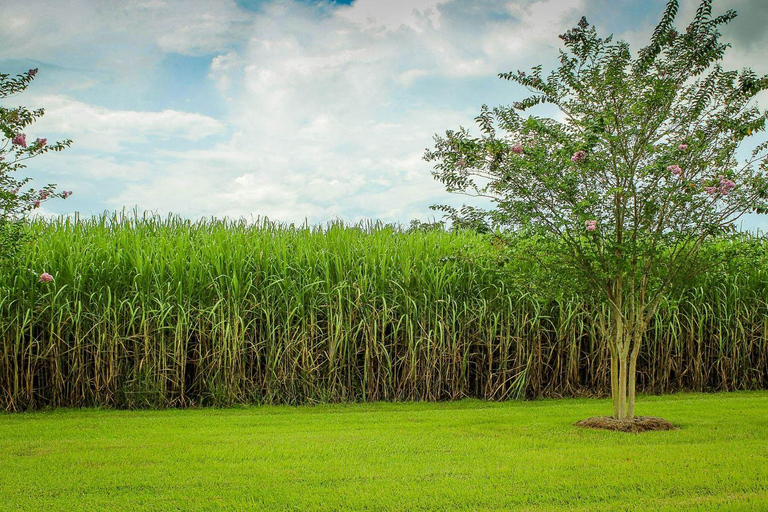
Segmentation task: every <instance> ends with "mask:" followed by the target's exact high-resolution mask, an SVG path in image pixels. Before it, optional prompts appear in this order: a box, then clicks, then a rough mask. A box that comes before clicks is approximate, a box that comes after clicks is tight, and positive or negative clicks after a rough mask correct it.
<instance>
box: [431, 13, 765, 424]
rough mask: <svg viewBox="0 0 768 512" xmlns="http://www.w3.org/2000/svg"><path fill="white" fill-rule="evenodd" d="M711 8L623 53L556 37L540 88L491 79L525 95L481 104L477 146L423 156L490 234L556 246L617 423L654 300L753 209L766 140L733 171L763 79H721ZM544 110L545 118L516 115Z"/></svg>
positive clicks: (470, 139)
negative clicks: (584, 316)
mask: <svg viewBox="0 0 768 512" xmlns="http://www.w3.org/2000/svg"><path fill="white" fill-rule="evenodd" d="M711 3H712V2H711V0H702V1H701V3H700V6H699V8H698V10H697V11H696V15H695V17H694V18H693V20H692V21H691V23H690V24H689V25H688V26H687V28H686V29H685V31H684V32H683V33H678V32H677V31H676V30H675V26H674V21H675V17H676V14H677V10H678V2H677V0H670V1H669V2H668V3H667V6H666V9H665V10H664V13H663V16H662V19H661V21H660V23H659V24H658V26H657V27H656V29H655V30H654V32H653V36H652V37H651V41H650V44H649V45H648V46H646V47H645V48H643V49H641V50H640V51H639V52H638V53H637V54H636V56H633V55H632V53H631V52H630V48H629V45H628V44H627V43H626V42H624V41H616V42H614V41H612V38H611V37H608V38H606V39H601V38H599V37H597V34H596V31H595V29H594V27H591V26H590V25H589V24H588V23H587V21H586V19H584V18H582V19H581V21H580V22H579V24H578V26H577V27H575V28H573V29H572V30H569V31H568V32H567V33H565V34H563V35H562V36H560V38H561V39H562V41H563V44H564V46H565V50H562V51H561V52H560V65H559V67H557V69H556V70H554V71H553V72H552V73H551V74H549V75H548V76H547V77H546V78H545V77H544V76H543V75H542V68H541V66H537V67H534V68H533V69H532V72H531V73H530V74H526V73H525V72H522V71H518V72H514V73H502V74H500V75H499V76H500V77H501V78H503V79H506V80H512V81H514V82H517V83H519V84H522V85H523V86H525V87H526V88H528V90H529V91H531V96H529V97H528V98H526V99H524V100H522V101H520V102H516V103H514V104H513V106H511V107H498V108H495V109H493V110H489V109H488V108H487V107H485V106H483V108H482V111H481V113H480V115H479V116H478V117H477V118H476V121H477V123H478V125H479V128H480V131H481V132H482V134H481V136H479V137H474V136H472V135H471V134H470V133H469V131H467V130H466V129H464V128H461V129H459V130H458V131H448V132H446V135H445V136H444V137H439V136H437V137H435V148H434V150H428V151H427V153H426V155H425V158H426V159H427V160H429V161H434V162H436V164H435V170H434V171H433V174H434V176H435V178H436V179H438V180H439V181H441V182H442V183H444V184H445V186H446V187H447V189H448V190H449V191H452V192H459V193H465V194H468V195H472V196H479V197H486V198H490V199H491V200H492V201H493V203H494V204H495V208H494V209H493V210H491V211H489V212H487V214H488V218H490V219H491V220H492V221H493V222H494V223H495V224H496V225H507V226H511V227H512V228H517V229H520V228H524V229H531V230H539V231H542V230H543V231H545V232H547V233H549V234H551V235H555V236H556V237H558V238H559V239H560V240H561V241H562V244H561V245H562V247H563V248H564V252H563V259H564V263H565V264H566V265H567V266H568V267H569V269H570V270H571V271H572V272H573V273H574V275H577V276H579V277H580V278H581V280H582V282H583V283H584V285H585V286H586V287H588V288H589V289H590V290H591V291H592V293H593V295H594V296H595V297H597V298H598V301H596V307H595V318H596V322H597V325H598V327H599V332H600V333H601V336H602V338H603V340H604V342H605V344H606V345H607V348H608V350H609V352H610V356H611V388H612V396H613V417H614V418H616V419H619V420H620V419H627V418H633V417H634V412H635V383H636V364H637V359H638V354H639V350H640V347H641V344H642V341H643V335H644V333H645V332H646V330H647V328H648V324H649V321H650V319H651V318H652V317H653V316H654V313H655V311H656V309H657V306H658V305H659V302H660V301H661V300H662V298H663V296H664V295H665V294H666V293H667V292H668V291H669V289H670V287H671V286H672V285H673V283H674V282H676V281H679V279H680V276H681V274H682V273H685V272H687V271H690V270H691V269H693V268H695V267H696V262H697V255H698V254H699V249H700V248H701V246H702V243H703V242H704V241H705V240H706V239H707V237H709V236H711V235H714V234H717V233H721V232H723V231H725V230H729V229H733V227H734V222H735V221H736V219H738V218H739V217H740V216H741V215H743V214H744V213H746V212H758V213H765V212H766V211H768V201H767V199H768V179H767V174H768V166H767V164H766V161H765V157H766V155H765V151H766V148H768V143H762V144H759V145H758V146H757V148H756V149H755V150H754V151H753V152H752V154H751V157H749V158H747V159H746V160H745V161H744V162H742V163H740V162H739V161H738V160H737V158H736V151H737V148H738V147H739V144H740V142H741V141H742V140H743V139H744V138H746V137H748V136H750V135H752V134H754V133H756V132H760V131H762V130H764V129H765V123H766V113H764V112H762V111H760V110H759V109H758V108H757V106H755V105H754V102H753V98H754V96H755V95H756V94H758V93H759V92H760V91H763V90H766V89H768V77H758V76H756V75H755V73H754V72H752V71H751V70H750V69H744V70H742V71H741V72H735V71H726V70H724V69H723V67H722V66H721V61H722V59H723V56H724V54H725V52H726V50H727V49H728V47H729V45H728V44H724V43H722V42H721V41H720V32H719V27H720V26H722V25H724V24H726V23H728V22H730V21H731V20H733V19H734V18H735V16H736V13H735V12H734V11H728V12H726V13H725V14H722V15H720V16H716V17H713V16H712V12H711ZM545 103H546V104H551V105H553V106H555V107H557V109H559V112H560V115H559V119H549V118H541V117H535V116H528V117H522V116H521V115H520V113H521V112H524V111H526V110H528V109H529V108H531V107H535V106H536V105H539V104H545ZM453 213H454V214H455V211H454V212H453Z"/></svg>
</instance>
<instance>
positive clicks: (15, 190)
mask: <svg viewBox="0 0 768 512" xmlns="http://www.w3.org/2000/svg"><path fill="white" fill-rule="evenodd" d="M11 193H12V194H13V195H16V194H18V193H19V189H18V188H15V189H13V190H11Z"/></svg>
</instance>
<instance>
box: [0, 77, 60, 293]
mask: <svg viewBox="0 0 768 512" xmlns="http://www.w3.org/2000/svg"><path fill="white" fill-rule="evenodd" d="M36 74H37V69H30V70H29V71H28V72H27V73H24V74H21V75H16V76H15V77H11V76H10V75H8V74H6V73H0V99H2V100H5V99H6V98H9V97H11V96H14V95H16V94H19V93H21V92H23V91H24V90H26V88H27V87H28V86H29V84H30V83H31V82H32V80H34V78H35V75H36ZM44 113H45V111H44V110H43V109H37V110H28V109H26V108H24V107H16V108H7V107H4V106H0V131H1V132H2V134H1V135H0V137H2V139H1V140H0V262H3V261H5V260H6V259H7V258H8V257H9V256H11V255H13V254H14V253H15V251H16V250H17V249H18V247H19V245H20V243H21V242H22V240H23V239H24V224H23V218H24V215H25V214H26V213H27V212H29V211H30V210H33V209H35V208H39V207H40V205H41V204H42V203H43V202H45V201H47V200H49V199H51V198H53V197H61V198H63V199H66V198H67V197H69V196H70V195H72V192H71V191H65V192H61V193H57V192H56V185H53V184H50V185H47V186H45V187H43V188H41V189H40V190H35V189H33V188H29V189H28V190H22V189H23V188H24V186H26V185H27V184H28V183H29V182H30V181H32V179H31V178H29V177H22V178H18V177H17V176H15V175H14V173H16V172H17V171H21V170H23V169H25V168H26V164H25V162H26V161H27V160H29V159H31V158H34V157H36V156H39V155H42V154H44V153H48V152H50V151H56V152H58V151H61V150H63V149H64V148H66V147H69V146H70V144H72V141H71V140H68V139H67V140H63V141H59V142H56V143H53V144H49V143H48V141H47V140H46V139H41V138H37V139H36V140H35V141H34V142H30V141H27V136H26V134H25V133H24V131H25V129H26V128H27V127H28V126H30V125H31V124H32V123H34V122H35V120H36V119H38V118H40V117H42V116H43V114H44ZM44 276H48V277H50V276H49V275H48V274H45V273H44ZM41 279H43V280H46V279H47V277H44V278H41Z"/></svg>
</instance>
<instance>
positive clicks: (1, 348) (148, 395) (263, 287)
mask: <svg viewBox="0 0 768 512" xmlns="http://www.w3.org/2000/svg"><path fill="white" fill-rule="evenodd" d="M32 229H33V230H34V231H35V232H36V235H37V238H36V239H37V241H36V242H35V243H34V245H33V246H31V247H30V248H28V249H27V250H25V251H23V252H22V253H21V254H20V256H19V258H18V259H17V260H16V261H15V262H14V264H13V266H12V267H11V269H10V271H5V272H3V274H2V276H0V322H1V323H0V407H2V408H3V409H6V410H24V409H29V408H40V407H47V406H89V405H101V406H112V407H177V406H179V407H183V406H191V405H227V404H233V403H264V402H269V403H304V402H314V401H353V400H354V401H359V400H446V399H457V398H462V397H481V398H487V399H493V400H504V399H509V398H520V397H539V396H561V395H579V394H604V393H607V392H608V388H609V375H608V364H609V361H608V357H607V354H606V353H605V351H604V350H603V349H602V348H601V346H600V344H599V342H598V340H597V339H596V332H595V327H594V326H593V323H592V321H591V318H590V315H589V314H588V311H587V310H586V308H585V305H584V303H583V302H582V301H581V300H580V298H579V297H577V296H568V295H567V294H564V295H563V296H560V297H553V298H550V299H542V298H539V297H535V296H533V295H531V294H530V293H528V292H527V291H526V290H524V289H521V288H519V287H517V286H515V285H513V284H512V281H511V280H509V279H508V275H507V272H509V269H508V268H507V267H504V266H500V265H499V264H498V263H497V260H498V256H499V251H500V249H499V248H498V247H496V246H494V245H493V244H492V243H491V242H489V241H488V240H487V239H485V238H482V237H480V236H478V235H475V234H472V233H467V232H464V233H446V232H442V231H427V232H403V231H401V230H398V229H395V228H393V227H391V226H383V225H379V224H366V225H359V226H343V225H341V224H332V225H329V226H327V227H326V228H324V229H320V228H310V227H296V226H284V225H277V224H273V223H269V222H267V221H262V222H257V223H256V224H255V225H248V224H246V223H244V222H227V221H215V220H211V221H207V222H199V223H190V222H189V221H186V220H183V219H180V218H177V217H169V218H165V219H161V218H158V217H145V218H138V217H136V216H133V217H131V216H125V215H113V216H103V217H100V218H96V219H90V220H72V219H60V220H57V221H53V222H50V223H44V222H37V223H35V224H34V225H33V226H32ZM744 243H745V244H752V246H755V247H758V248H762V247H763V245H762V244H763V242H762V241H756V240H747V241H745V242H744ZM726 249H727V248H723V250H726ZM761 254H764V252H763V253H761ZM760 258H761V259H759V261H754V264H751V265H749V267H748V271H746V272H720V273H713V274H712V275H711V276H709V275H708V276H707V277H706V279H704V280H702V282H701V283H699V284H698V285H697V286H692V287H690V288H689V289H688V290H685V292H684V294H683V295H681V296H680V297H677V298H676V299H675V300H674V301H673V300H670V301H669V303H668V304H666V305H665V307H664V308H662V309H661V310H660V312H659V314H658V318H657V321H656V322H655V325H654V327H653V329H652V330H651V332H650V333H649V336H648V343H646V345H645V351H644V353H643V354H642V356H641V361H640V372H641V375H640V379H639V389H641V390H643V391H647V392H653V393H659V392H666V391H670V390H678V389H691V390H721V389H728V390H731V389H754V388H765V387H766V385H768V377H767V376H766V374H767V373H768V316H767V313H766V296H767V295H768V294H767V293H766V291H767V289H768V274H767V273H766V265H765V263H766V261H768V258H765V257H764V256H760ZM520 268H522V267H519V268H518V271H520ZM42 271H47V272H49V273H51V274H53V275H54V276H55V281H54V282H53V283H40V282H38V276H39V273H40V272H42Z"/></svg>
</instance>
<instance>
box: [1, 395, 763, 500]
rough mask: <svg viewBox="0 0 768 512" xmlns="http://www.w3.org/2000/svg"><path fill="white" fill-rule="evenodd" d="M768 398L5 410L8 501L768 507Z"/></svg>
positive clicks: (5, 490) (3, 446)
mask: <svg viewBox="0 0 768 512" xmlns="http://www.w3.org/2000/svg"><path fill="white" fill-rule="evenodd" d="M767 406H768V392H748V393H723V394H715V395H705V394H679V395H672V396H664V397H640V399H639V403H638V413H639V414H641V415H652V416H661V417H664V418H666V419H669V420H671V421H672V422H673V423H675V424H676V425H678V426H679V427H681V429H680V430H676V431H670V432H649V433H644V434H624V433H618V432H606V431H592V430H582V429H578V428H576V427H573V426H572V423H573V422H575V421H576V420H579V419H582V418H585V417H588V416H594V415H599V414H604V413H607V412H608V411H609V410H610V403H609V402H608V401H607V400H574V399H568V400H545V401H535V402H507V403H488V402H481V401H476V400H466V401H461V402H453V403H439V404H433V403H405V404H391V403H376V404H349V405H322V406H314V407H312V406H307V407H276V406H265V407H249V408H237V409H202V410H166V411H102V410H57V411H53V412H38V413H28V414H15V415H10V414H6V415H0V509H1V510H46V511H48V510H120V511H127V510H162V511H166V510H243V509H253V510H589V511H595V510H606V511H608V510H610V511H617V510H739V511H741V510H768V407H767Z"/></svg>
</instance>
